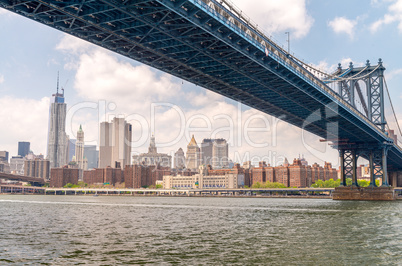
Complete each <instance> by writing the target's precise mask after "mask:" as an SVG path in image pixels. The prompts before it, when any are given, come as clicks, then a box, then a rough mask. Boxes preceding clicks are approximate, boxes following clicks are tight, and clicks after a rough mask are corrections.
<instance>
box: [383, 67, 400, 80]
mask: <svg viewBox="0 0 402 266" xmlns="http://www.w3.org/2000/svg"><path fill="white" fill-rule="evenodd" d="M398 76H402V68H399V69H395V70H392V71H390V72H388V74H387V80H391V79H392V78H394V77H398Z"/></svg>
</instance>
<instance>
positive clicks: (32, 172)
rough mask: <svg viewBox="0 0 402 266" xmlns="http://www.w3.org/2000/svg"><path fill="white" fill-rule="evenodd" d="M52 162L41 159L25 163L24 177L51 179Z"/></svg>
mask: <svg viewBox="0 0 402 266" xmlns="http://www.w3.org/2000/svg"><path fill="white" fill-rule="evenodd" d="M49 173H50V161H49V160H43V159H41V158H35V159H33V160H26V161H24V175H25V176H31V177H38V178H43V179H45V180H48V179H49Z"/></svg>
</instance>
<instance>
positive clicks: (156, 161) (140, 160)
mask: <svg viewBox="0 0 402 266" xmlns="http://www.w3.org/2000/svg"><path fill="white" fill-rule="evenodd" d="M133 164H143V165H159V166H162V167H169V168H171V167H172V156H170V155H168V154H166V153H158V149H157V148H156V143H155V136H154V135H152V136H151V141H150V143H149V147H148V153H141V154H139V155H133Z"/></svg>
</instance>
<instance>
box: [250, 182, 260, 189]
mask: <svg viewBox="0 0 402 266" xmlns="http://www.w3.org/2000/svg"><path fill="white" fill-rule="evenodd" d="M251 187H252V188H261V183H260V182H255V183H254V184H253V185H252V186H251Z"/></svg>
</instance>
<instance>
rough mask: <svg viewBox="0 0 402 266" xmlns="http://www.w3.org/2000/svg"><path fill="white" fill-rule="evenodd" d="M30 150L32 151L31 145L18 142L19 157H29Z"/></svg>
mask: <svg viewBox="0 0 402 266" xmlns="http://www.w3.org/2000/svg"><path fill="white" fill-rule="evenodd" d="M30 149H31V143H29V142H26V141H20V142H18V155H20V156H22V157H25V156H27V155H28V153H29V150H30Z"/></svg>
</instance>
